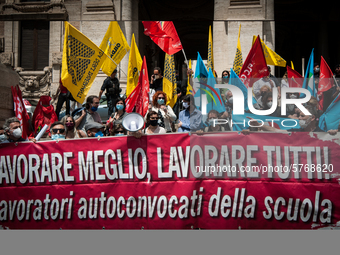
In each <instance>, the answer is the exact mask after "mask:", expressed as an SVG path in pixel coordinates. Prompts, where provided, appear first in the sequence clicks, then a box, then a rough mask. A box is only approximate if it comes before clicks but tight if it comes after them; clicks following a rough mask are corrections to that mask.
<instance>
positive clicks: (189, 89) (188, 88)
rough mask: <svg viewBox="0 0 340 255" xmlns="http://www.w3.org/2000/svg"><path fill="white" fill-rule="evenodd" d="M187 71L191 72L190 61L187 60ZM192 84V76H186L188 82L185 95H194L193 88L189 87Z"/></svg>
mask: <svg viewBox="0 0 340 255" xmlns="http://www.w3.org/2000/svg"><path fill="white" fill-rule="evenodd" d="M188 69H190V70H192V66H191V59H189V67H188ZM191 84H192V74H189V75H188V82H187V93H186V94H187V95H190V94H192V95H195V91H194V89H193V87H192V86H191Z"/></svg>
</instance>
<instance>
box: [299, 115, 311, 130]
mask: <svg viewBox="0 0 340 255" xmlns="http://www.w3.org/2000/svg"><path fill="white" fill-rule="evenodd" d="M310 119H311V117H309V118H308V119H307V120H299V125H300V127H301V128H306V127H308V125H309V124H310Z"/></svg>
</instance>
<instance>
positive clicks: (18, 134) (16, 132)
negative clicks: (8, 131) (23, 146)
mask: <svg viewBox="0 0 340 255" xmlns="http://www.w3.org/2000/svg"><path fill="white" fill-rule="evenodd" d="M12 135H13V136H14V137H15V138H20V137H21V135H22V131H21V128H16V129H14V130H13V132H12Z"/></svg>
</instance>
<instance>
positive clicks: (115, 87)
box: [98, 69, 122, 116]
mask: <svg viewBox="0 0 340 255" xmlns="http://www.w3.org/2000/svg"><path fill="white" fill-rule="evenodd" d="M116 75H117V69H115V70H114V71H113V72H112V74H111V76H110V77H107V78H106V79H105V80H104V82H103V85H102V87H101V88H100V92H99V96H98V97H99V100H100V99H101V97H102V94H103V92H104V90H105V89H106V94H105V95H106V99H107V107H108V115H109V116H111V114H112V113H113V112H114V110H115V109H114V105H115V104H116V101H117V100H118V99H119V98H120V92H121V91H122V89H121V88H120V87H119V86H120V84H119V80H118V79H117V77H116Z"/></svg>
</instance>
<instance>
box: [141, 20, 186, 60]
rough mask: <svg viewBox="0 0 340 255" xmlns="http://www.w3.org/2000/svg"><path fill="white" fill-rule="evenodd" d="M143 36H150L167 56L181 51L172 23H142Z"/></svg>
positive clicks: (181, 47) (179, 41) (180, 44)
mask: <svg viewBox="0 0 340 255" xmlns="http://www.w3.org/2000/svg"><path fill="white" fill-rule="evenodd" d="M142 22H143V25H144V34H145V35H147V36H150V38H151V40H152V41H154V43H156V44H157V45H158V46H159V47H160V48H161V49H162V50H163V51H164V52H166V53H168V54H169V55H172V54H175V53H176V52H179V51H180V50H181V49H183V46H182V43H181V40H180V39H179V37H178V34H177V31H176V28H175V26H174V23H172V21H142Z"/></svg>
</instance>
